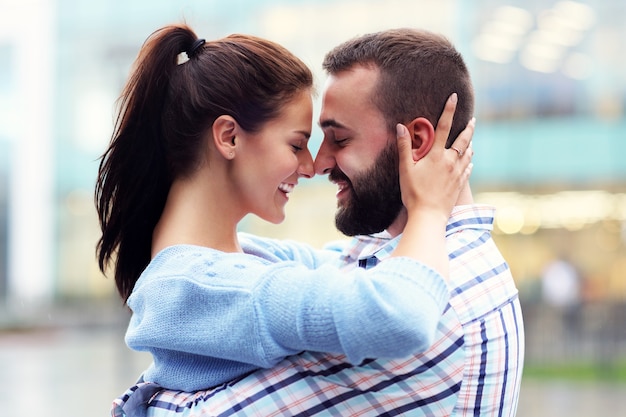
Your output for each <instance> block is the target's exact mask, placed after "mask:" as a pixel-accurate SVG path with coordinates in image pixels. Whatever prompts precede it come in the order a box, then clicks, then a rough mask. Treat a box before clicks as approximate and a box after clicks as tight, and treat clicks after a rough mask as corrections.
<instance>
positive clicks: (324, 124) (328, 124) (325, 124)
mask: <svg viewBox="0 0 626 417" xmlns="http://www.w3.org/2000/svg"><path fill="white" fill-rule="evenodd" d="M320 127H321V128H322V129H324V128H325V127H335V128H345V126H344V125H342V124H341V123H339V122H338V121H336V120H335V119H326V120H322V121H321V122H320Z"/></svg>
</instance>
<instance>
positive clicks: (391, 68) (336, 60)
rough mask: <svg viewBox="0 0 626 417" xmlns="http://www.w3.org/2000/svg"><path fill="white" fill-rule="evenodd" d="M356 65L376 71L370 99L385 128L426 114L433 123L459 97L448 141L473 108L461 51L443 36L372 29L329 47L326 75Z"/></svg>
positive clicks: (457, 131)
mask: <svg viewBox="0 0 626 417" xmlns="http://www.w3.org/2000/svg"><path fill="white" fill-rule="evenodd" d="M356 65H364V66H372V67H373V68H378V69H379V70H380V78H379V82H378V85H377V86H376V88H375V91H373V92H372V98H371V99H372V101H373V102H374V103H375V105H376V106H377V108H378V109H379V110H380V111H381V113H382V114H383V115H384V116H385V119H386V120H387V124H388V128H389V130H390V131H391V132H394V134H395V131H396V124H397V123H408V122H409V121H411V120H413V119H415V118H416V117H426V118H427V119H428V120H429V121H430V122H431V123H432V124H433V126H436V125H437V121H438V120H439V116H440V115H441V112H442V111H443V108H444V106H445V103H446V101H447V99H448V97H449V96H450V95H451V94H452V93H457V95H458V98H459V101H458V104H457V107H456V111H455V113H454V120H453V123H452V129H451V131H450V136H449V139H448V143H447V144H446V146H448V147H449V146H450V145H452V142H453V141H454V139H456V137H457V136H458V135H459V133H461V131H462V130H463V129H465V126H466V125H467V123H468V122H469V120H470V118H471V117H472V116H473V113H474V90H473V88H472V81H471V79H470V75H469V72H468V70H467V66H466V65H465V62H464V61H463V57H462V56H461V54H460V53H459V52H458V51H457V50H456V49H455V48H454V46H453V45H452V43H450V41H449V40H448V39H446V38H445V37H443V36H441V35H438V34H435V33H432V32H428V31H425V30H419V29H392V30H385V31H382V32H377V33H370V34H366V35H363V36H359V37H357V38H354V39H351V40H349V41H347V42H344V43H342V44H341V45H339V46H337V47H336V48H334V49H333V50H332V51H330V52H329V53H328V54H327V55H326V57H325V59H324V63H323V67H324V69H325V70H326V71H327V72H328V73H329V74H336V73H338V72H341V71H345V70H349V69H351V68H352V67H354V66H356Z"/></svg>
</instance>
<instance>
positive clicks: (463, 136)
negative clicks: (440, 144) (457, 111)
mask: <svg viewBox="0 0 626 417" xmlns="http://www.w3.org/2000/svg"><path fill="white" fill-rule="evenodd" d="M475 128H476V118H475V117H472V119H471V120H470V121H469V122H468V123H467V126H466V127H465V129H463V131H462V132H461V133H459V136H457V138H456V139H455V140H454V143H453V144H452V146H454V147H455V148H456V149H458V150H460V151H461V152H463V153H465V151H466V150H468V149H469V148H470V143H471V142H472V137H473V136H474V129H475Z"/></svg>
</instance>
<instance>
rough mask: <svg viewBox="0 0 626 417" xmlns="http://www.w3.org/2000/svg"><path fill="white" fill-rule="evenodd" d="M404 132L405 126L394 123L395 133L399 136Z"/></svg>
mask: <svg viewBox="0 0 626 417" xmlns="http://www.w3.org/2000/svg"><path fill="white" fill-rule="evenodd" d="M405 132H406V127H404V125H403V124H402V123H398V124H397V125H396V135H397V136H398V137H400V136H403V135H404V134H405Z"/></svg>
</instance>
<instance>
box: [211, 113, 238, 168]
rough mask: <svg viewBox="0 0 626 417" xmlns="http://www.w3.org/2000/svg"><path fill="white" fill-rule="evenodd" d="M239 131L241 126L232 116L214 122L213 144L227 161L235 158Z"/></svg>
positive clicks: (223, 116) (221, 117)
mask: <svg viewBox="0 0 626 417" xmlns="http://www.w3.org/2000/svg"><path fill="white" fill-rule="evenodd" d="M238 129H239V125H238V124H237V121H236V120H235V119H234V118H233V117H231V116H227V115H222V116H219V117H218V118H217V119H215V121H214V122H213V126H212V128H211V130H212V133H213V142H214V143H215V147H216V148H217V151H218V152H219V153H220V154H221V155H222V156H223V157H224V158H226V159H233V158H234V157H235V148H236V146H237V141H236V136H237V131H238Z"/></svg>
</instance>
